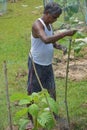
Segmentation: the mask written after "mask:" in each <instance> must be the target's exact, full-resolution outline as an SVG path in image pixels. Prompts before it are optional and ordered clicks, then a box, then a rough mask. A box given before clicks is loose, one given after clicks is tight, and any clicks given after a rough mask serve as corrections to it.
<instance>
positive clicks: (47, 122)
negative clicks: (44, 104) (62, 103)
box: [37, 111, 54, 128]
mask: <svg viewBox="0 0 87 130" xmlns="http://www.w3.org/2000/svg"><path fill="white" fill-rule="evenodd" d="M37 120H38V123H39V124H40V125H41V126H42V127H44V128H45V127H46V128H48V127H49V126H51V125H52V124H54V121H53V118H52V115H51V113H50V112H49V111H45V112H42V113H40V114H39V115H38V119H37ZM51 123H52V124H51Z"/></svg>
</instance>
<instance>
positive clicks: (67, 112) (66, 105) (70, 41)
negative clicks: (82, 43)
mask: <svg viewBox="0 0 87 130" xmlns="http://www.w3.org/2000/svg"><path fill="white" fill-rule="evenodd" d="M71 43H72V38H70V39H69V51H68V59H67V68H66V79H65V107H66V114H67V121H68V127H69V130H70V117H69V111H68V102H67V87H68V85H67V84H68V72H69V60H70V52H71Z"/></svg>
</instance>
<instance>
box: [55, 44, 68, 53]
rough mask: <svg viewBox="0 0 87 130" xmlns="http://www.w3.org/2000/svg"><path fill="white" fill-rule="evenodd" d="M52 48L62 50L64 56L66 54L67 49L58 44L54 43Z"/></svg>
mask: <svg viewBox="0 0 87 130" xmlns="http://www.w3.org/2000/svg"><path fill="white" fill-rule="evenodd" d="M53 47H54V48H56V49H59V50H62V51H63V54H64V55H65V54H66V53H67V48H66V47H65V46H63V45H60V44H59V43H54V44H53Z"/></svg>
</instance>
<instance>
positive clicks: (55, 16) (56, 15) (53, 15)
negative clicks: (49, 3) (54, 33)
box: [49, 14, 60, 23]
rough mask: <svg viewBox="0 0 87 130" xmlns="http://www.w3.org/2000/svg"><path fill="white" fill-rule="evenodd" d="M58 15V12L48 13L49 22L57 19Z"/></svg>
mask: <svg viewBox="0 0 87 130" xmlns="http://www.w3.org/2000/svg"><path fill="white" fill-rule="evenodd" d="M59 16H60V15H59V14H49V22H50V23H54V22H55V21H57V18H58V17H59Z"/></svg>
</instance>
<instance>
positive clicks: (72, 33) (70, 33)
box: [66, 30, 77, 36]
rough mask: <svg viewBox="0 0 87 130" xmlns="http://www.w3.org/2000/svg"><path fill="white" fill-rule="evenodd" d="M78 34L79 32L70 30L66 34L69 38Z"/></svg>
mask: <svg viewBox="0 0 87 130" xmlns="http://www.w3.org/2000/svg"><path fill="white" fill-rule="evenodd" d="M76 32H77V30H68V31H67V32H66V34H67V36H73V35H74V34H75V33H76Z"/></svg>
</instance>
